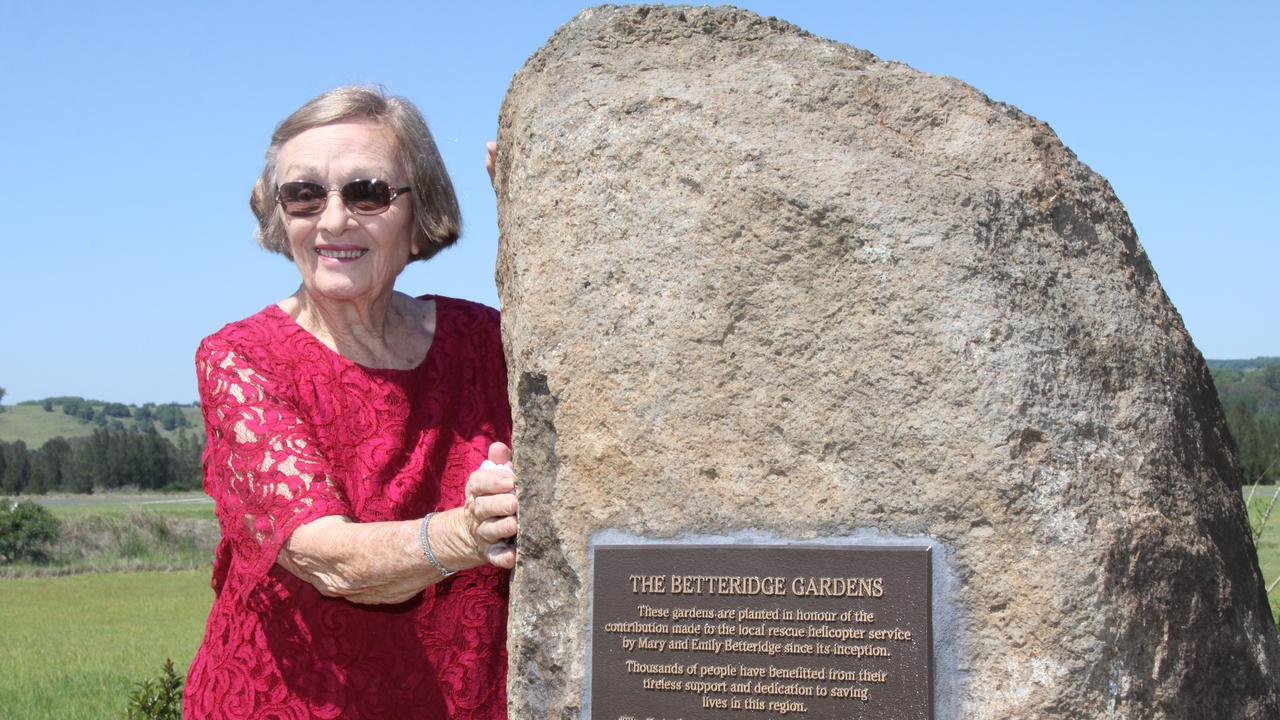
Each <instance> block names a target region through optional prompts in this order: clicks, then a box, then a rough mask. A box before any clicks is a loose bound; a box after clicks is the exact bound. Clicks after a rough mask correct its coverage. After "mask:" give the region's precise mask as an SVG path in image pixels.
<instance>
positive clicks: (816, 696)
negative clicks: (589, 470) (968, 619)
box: [591, 544, 933, 720]
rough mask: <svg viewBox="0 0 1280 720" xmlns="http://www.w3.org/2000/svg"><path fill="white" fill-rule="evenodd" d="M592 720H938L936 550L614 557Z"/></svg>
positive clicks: (598, 571)
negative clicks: (934, 608) (934, 618)
mask: <svg viewBox="0 0 1280 720" xmlns="http://www.w3.org/2000/svg"><path fill="white" fill-rule="evenodd" d="M594 568H595V570H594V573H593V591H592V607H593V610H592V629H591V632H592V652H591V663H592V664H591V718H592V720H733V719H735V718H749V719H750V720H781V719H783V718H786V719H788V720H852V719H854V718H885V719H887V720H897V719H902V720H908V719H910V720H929V719H930V718H932V717H933V688H932V681H933V672H932V664H933V638H932V625H931V615H930V611H931V605H932V602H931V598H930V587H931V585H930V551H929V548H928V547H918V546H848V545H799V546H797V545H682V544H646V545H602V546H597V547H596V548H595V558H594Z"/></svg>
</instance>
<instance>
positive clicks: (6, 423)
mask: <svg viewBox="0 0 1280 720" xmlns="http://www.w3.org/2000/svg"><path fill="white" fill-rule="evenodd" d="M182 414H183V415H185V416H186V417H187V422H189V423H191V427H189V428H187V432H188V433H200V434H203V433H204V430H203V428H204V419H203V418H202V417H201V416H200V408H196V407H184V408H182ZM124 420H125V423H126V425H128V426H132V424H133V420H132V419H130V418H124ZM154 425H155V428H156V430H157V431H159V433H160V434H161V435H163V436H164V437H166V438H169V440H170V441H172V442H177V440H178V431H177V430H165V429H164V428H163V427H161V426H160V424H159V423H154ZM97 427H98V426H97V425H95V424H93V423H91V422H82V421H80V420H78V419H76V418H73V417H71V416H70V415H66V414H64V413H63V412H62V410H61V409H60V408H57V407H55V408H54V410H53V412H45V410H44V408H42V407H40V406H39V405H5V406H4V412H2V413H0V440H4V441H6V442H14V441H17V440H21V441H22V442H24V443H26V444H27V448H28V449H31V450H36V449H38V448H39V447H40V446H42V445H44V444H45V442H46V441H48V440H50V439H51V438H55V437H58V436H61V437H65V438H73V437H80V436H82V435H92V434H93V431H94V429H96V428H97Z"/></svg>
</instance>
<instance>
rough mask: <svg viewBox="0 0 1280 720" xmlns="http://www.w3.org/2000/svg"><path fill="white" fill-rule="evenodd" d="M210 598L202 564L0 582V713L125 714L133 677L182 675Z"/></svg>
mask: <svg viewBox="0 0 1280 720" xmlns="http://www.w3.org/2000/svg"><path fill="white" fill-rule="evenodd" d="M212 603H213V591H211V590H210V589H209V570H208V569H207V568H204V569H200V570H187V571H182V572H172V573H110V574H91V575H76V576H72V577H59V578H29V579H18V580H12V579H10V580H0V618H2V620H0V716H3V717H4V718H8V719H9V720H26V719H28V718H30V719H35V718H41V719H45V718H47V719H49V720H54V719H56V720H79V719H83V720H102V719H103V718H119V717H123V716H124V711H125V703H126V698H127V696H128V692H129V689H130V688H131V686H132V685H133V683H135V682H138V681H140V680H143V679H145V678H151V677H156V676H158V675H159V674H160V669H161V666H162V665H163V663H164V660H165V658H172V659H173V663H174V666H175V667H176V668H177V669H178V672H179V673H182V674H185V673H186V669H187V666H188V665H190V663H191V658H192V657H193V656H194V655H195V651H196V648H197V647H198V646H199V645H200V638H201V636H202V635H203V632H204V622H205V618H206V617H207V615H208V613H209V607H210V605H211V604H212Z"/></svg>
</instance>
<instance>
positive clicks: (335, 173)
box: [276, 121, 417, 302]
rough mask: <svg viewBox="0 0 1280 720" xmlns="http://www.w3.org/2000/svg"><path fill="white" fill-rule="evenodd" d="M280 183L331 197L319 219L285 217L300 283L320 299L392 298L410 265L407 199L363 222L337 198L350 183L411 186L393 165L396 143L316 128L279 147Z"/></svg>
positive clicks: (365, 131)
mask: <svg viewBox="0 0 1280 720" xmlns="http://www.w3.org/2000/svg"><path fill="white" fill-rule="evenodd" d="M276 167H277V170H276V177H277V182H278V183H280V184H282V185H283V184H284V183H287V182H294V181H305V182H313V183H318V184H320V185H322V186H324V187H325V188H327V189H328V190H329V200H328V204H327V205H326V206H325V208H324V210H323V211H322V212H320V213H319V214H317V215H312V216H309V217H292V216H290V215H287V214H283V217H284V226H285V234H286V236H287V237H288V239H289V249H290V250H291V251H292V253H293V261H294V263H296V264H297V266H298V271H299V272H300V273H302V283H303V285H304V286H306V288H307V291H308V292H309V293H311V294H312V295H313V296H315V297H316V298H317V299H325V300H339V301H356V302H359V301H362V300H364V301H367V300H372V299H374V298H377V297H380V296H382V295H385V294H389V293H390V292H391V290H392V287H393V286H394V285H395V280H396V276H397V275H399V274H400V271H401V270H403V269H404V266H405V263H407V262H408V261H409V256H410V253H411V252H412V253H416V252H417V249H416V248H413V247H412V246H411V243H412V238H413V209H412V205H411V199H410V198H409V196H408V194H405V195H401V196H399V197H397V198H396V199H395V200H393V201H392V203H391V207H389V208H387V209H386V210H385V211H384V212H382V213H379V214H377V215H357V214H356V213H354V212H351V211H350V210H348V209H347V206H346V204H345V203H344V202H343V201H342V197H341V196H340V195H339V193H338V192H337V190H338V189H340V188H341V187H342V186H343V185H346V184H347V183H349V182H351V181H352V180H370V179H378V180H383V181H385V182H387V183H389V184H390V185H391V187H393V188H401V187H405V186H406V185H408V184H409V183H408V178H407V177H406V176H405V172H404V170H403V169H402V168H401V167H400V164H399V163H398V162H397V161H396V159H395V141H394V139H393V137H392V135H391V133H390V132H389V131H388V130H387V129H386V128H384V127H383V126H381V125H379V124H377V123H375V122H372V121H351V122H338V123H334V124H332V125H323V126H321V127H317V128H312V129H310V130H307V131H306V132H304V133H302V134H300V135H298V136H297V137H295V138H293V139H292V140H289V141H288V142H286V143H285V144H284V145H282V146H280V152H279V154H278V156H277V160H276Z"/></svg>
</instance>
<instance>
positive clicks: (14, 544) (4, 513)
mask: <svg viewBox="0 0 1280 720" xmlns="http://www.w3.org/2000/svg"><path fill="white" fill-rule="evenodd" d="M61 532H62V526H61V523H59V522H58V518H56V517H54V515H53V513H51V512H49V509H48V508H46V507H45V506H43V505H41V504H39V503H34V502H31V501H30V500H24V501H23V502H20V503H16V504H14V505H10V504H9V503H7V502H0V563H12V562H21V561H23V560H29V561H31V562H34V563H41V562H45V561H46V560H48V554H47V553H46V552H45V548H46V546H48V545H49V544H51V543H53V542H55V541H56V540H57V539H58V536H59V535H61Z"/></svg>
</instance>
